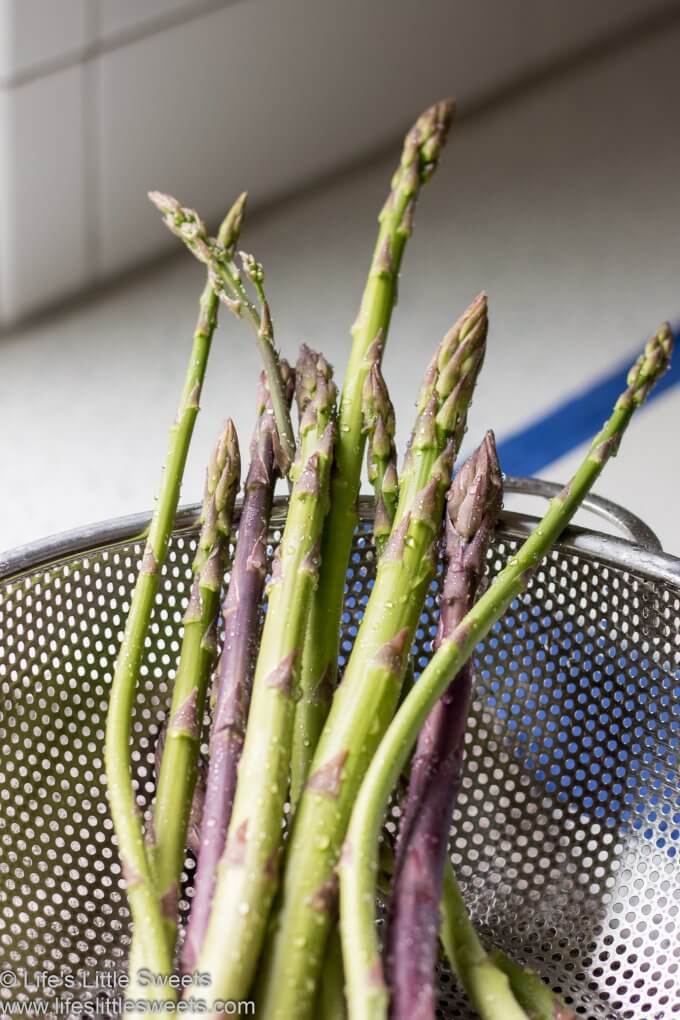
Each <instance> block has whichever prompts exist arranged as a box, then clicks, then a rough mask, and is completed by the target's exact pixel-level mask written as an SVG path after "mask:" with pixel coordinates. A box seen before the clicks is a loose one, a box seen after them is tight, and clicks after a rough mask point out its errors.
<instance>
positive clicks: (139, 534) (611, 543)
mask: <svg viewBox="0 0 680 1020" xmlns="http://www.w3.org/2000/svg"><path fill="white" fill-rule="evenodd" d="M504 487H505V491H506V493H507V494H513V495H514V494H520V495H526V496H538V497H543V498H545V499H550V498H552V497H553V496H555V495H557V493H558V492H559V491H560V489H561V487H562V486H561V485H560V484H558V483H555V482H549V481H547V480H545V479H542V478H518V477H514V476H510V475H506V476H504ZM286 504H287V497H286V496H278V497H277V498H276V499H275V501H274V510H273V513H272V522H271V523H272V527H274V528H276V527H277V526H279V525H280V524H282V523H283V520H284V517H285V507H286ZM240 505H241V501H240V500H239V501H238V502H237V506H236V511H235V523H238V514H239V511H240ZM583 508H584V509H586V510H588V511H590V512H592V513H594V514H596V515H597V516H599V517H601V518H602V519H604V520H607V521H609V523H611V524H614V525H615V526H616V527H617V528H618V529H619V530H620V531H621V532H622V533H623V535H622V536H618V535H611V534H608V533H606V532H602V531H597V530H594V529H592V528H584V527H581V526H578V525H570V526H569V527H568V528H566V529H565V530H564V532H563V533H562V536H561V538H560V541H559V543H558V547H559V549H560V550H561V551H562V552H572V553H574V554H576V555H579V556H585V557H587V558H589V559H591V560H595V561H597V562H598V563H601V564H605V565H609V566H612V567H616V568H619V569H624V570H630V571H633V572H634V573H636V574H638V575H641V576H643V577H647V578H649V579H650V580H657V581H662V582H666V583H668V584H671V585H674V586H675V587H679V588H680V558H678V557H676V556H672V555H670V554H669V553H665V552H663V551H662V548H661V543H660V542H659V540H658V538H657V537H656V535H655V534H654V532H653V531H652V530H651V528H649V526H648V525H647V524H646V523H645V522H644V521H642V520H641V519H640V518H639V517H638V516H637V515H635V514H633V513H631V512H630V511H629V510H626V509H625V508H624V507H621V506H620V505H619V504H617V503H614V502H612V501H611V500H608V499H605V498H603V497H602V496H596V495H592V494H591V495H589V496H588V497H587V498H586V499H585V500H584V502H583ZM199 513H200V504H199V503H191V504H186V505H183V506H181V507H180V508H179V510H178V511H177V514H176V517H175V522H174V527H173V533H181V532H190V531H192V530H195V528H196V526H197V522H198V516H199ZM372 513H373V497H372V496H370V495H362V496H360V497H359V519H360V520H361V521H370V520H371V519H372ZM150 520H151V511H149V510H147V511H143V512H141V513H137V514H129V515H126V516H121V517H114V518H110V519H108V520H104V521H98V522H95V523H93V524H88V525H84V526H82V527H79V528H75V529H72V530H69V531H63V532H60V533H58V534H56V535H51V536H47V537H46V538H42V539H39V540H37V541H35V542H30V543H28V544H27V545H22V546H17V547H16V548H14V549H11V550H9V551H8V552H5V553H0V581H3V582H4V581H9V580H16V579H18V578H19V577H20V576H21V575H23V574H27V573H31V572H34V571H35V570H37V569H40V568H43V567H49V566H52V565H55V564H56V563H59V562H62V561H63V560H67V559H70V558H72V557H74V556H76V555H77V554H79V553H86V552H95V551H97V550H98V549H102V548H106V547H108V546H113V545H119V544H120V543H122V542H129V541H141V540H143V539H144V538H145V536H146V533H147V531H148V526H149V523H150ZM537 522H538V518H537V517H535V516H533V515H531V514H527V513H518V512H517V511H513V510H503V511H502V513H501V516H500V523H499V527H498V533H499V534H500V535H501V536H503V535H505V536H507V537H510V538H518V539H520V540H521V539H523V538H525V537H526V536H527V535H528V534H529V533H530V532H531V531H532V530H533V528H534V527H535V525H536V523H537Z"/></svg>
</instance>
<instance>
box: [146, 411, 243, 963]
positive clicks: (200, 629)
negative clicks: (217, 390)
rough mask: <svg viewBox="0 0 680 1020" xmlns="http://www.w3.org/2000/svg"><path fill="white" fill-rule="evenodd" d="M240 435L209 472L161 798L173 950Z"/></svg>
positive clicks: (157, 819) (165, 903)
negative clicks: (180, 882)
mask: <svg viewBox="0 0 680 1020" xmlns="http://www.w3.org/2000/svg"><path fill="white" fill-rule="evenodd" d="M239 474H240V459H239V448H238V439H237V436H236V430H235V428H234V425H233V423H232V422H231V421H228V422H227V424H226V426H225V428H224V431H223V432H222V434H221V436H220V438H219V441H218V443H217V446H216V448H215V451H214V453H213V456H212V458H211V461H210V465H209V467H208V472H207V479H206V487H205V495H204V497H203V508H202V511H201V531H200V535H199V540H198V548H197V550H196V555H195V557H194V562H193V566H192V572H193V583H192V588H191V597H190V599H189V604H188V607H187V610H186V613H185V615H184V637H183V640H182V649H181V652H180V660H179V667H178V670H177V676H176V678H175V684H174V688H173V695H172V704H171V707H170V716H169V723H168V730H167V735H166V739H165V747H164V750H163V755H162V758H161V769H160V775H159V779H158V789H157V791H156V801H155V806H154V822H153V833H152V836H153V842H152V851H151V852H152V854H153V865H154V873H155V879H156V884H157V887H158V892H159V894H160V897H161V905H162V909H163V916H164V918H165V923H166V928H167V932H168V944H169V945H170V947H171V948H173V949H174V945H175V938H176V934H177V899H178V892H179V889H178V886H179V879H180V875H181V873H182V865H183V863H184V851H185V847H186V840H187V826H188V822H189V815H190V810H191V804H192V799H193V795H194V785H195V780H196V769H197V761H198V752H199V746H200V735H201V723H202V720H203V712H204V709H205V698H206V692H207V688H208V681H209V678H210V674H211V671H212V668H213V666H214V664H215V659H216V656H217V612H218V608H219V597H220V588H221V585H222V579H223V576H224V571H225V569H226V558H227V550H228V542H229V532H230V529H231V518H232V512H233V509H234V502H235V500H236V493H237V491H238V486H239Z"/></svg>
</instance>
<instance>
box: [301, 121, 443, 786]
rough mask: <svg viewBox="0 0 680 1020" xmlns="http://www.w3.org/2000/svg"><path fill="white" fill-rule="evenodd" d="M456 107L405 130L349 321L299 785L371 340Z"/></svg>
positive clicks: (345, 521)
mask: <svg viewBox="0 0 680 1020" xmlns="http://www.w3.org/2000/svg"><path fill="white" fill-rule="evenodd" d="M453 114H454V104H453V102H452V101H443V102H440V103H436V104H435V105H434V106H431V107H430V108H429V109H428V110H426V111H425V112H424V113H423V114H421V116H420V117H419V118H418V120H417V121H416V123H415V124H414V125H413V127H412V128H411V130H410V131H409V133H408V134H407V136H406V139H405V141H404V148H403V151H402V155H401V162H400V164H399V166H398V167H397V170H396V172H395V174H394V176H393V178H392V186H391V190H390V193H389V195H388V197H387V201H386V202H385V205H384V206H383V209H382V211H381V213H380V216H379V229H378V237H377V240H376V245H375V250H374V252H373V258H372V261H371V266H370V270H369V273H368V279H367V281H366V287H365V290H364V293H363V297H362V300H361V306H360V308H359V314H358V316H357V319H356V322H355V323H354V326H353V327H352V351H351V354H350V358H349V363H348V365H347V372H346V374H345V381H344V384H343V389H342V396H341V399H340V409H339V415H338V441H337V444H336V452H335V464H334V468H333V476H332V479H331V502H330V511H329V514H328V518H327V520H326V524H325V526H324V535H323V542H322V549H321V574H320V577H319V585H318V588H317V590H316V592H315V593H314V597H313V599H312V607H311V611H310V619H309V626H308V628H307V635H306V639H305V647H304V651H303V656H302V670H301V675H300V681H301V688H302V695H301V698H300V701H299V702H298V705H297V708H296V715H299V716H300V719H299V721H298V724H297V726H296V729H297V731H298V732H300V733H304V734H305V736H304V744H303V751H305V750H306V754H305V755H303V756H302V757H301V761H302V765H301V768H300V771H301V772H302V774H301V775H297V774H296V776H295V777H294V778H295V791H294V792H296V793H297V792H299V788H300V785H301V783H302V782H303V781H304V779H305V777H306V775H305V770H306V771H308V769H309V765H310V764H311V759H312V755H313V753H314V750H315V748H316V744H317V742H318V738H319V734H320V733H321V729H322V727H323V724H324V721H325V719H326V716H327V714H328V709H329V707H330V696H331V694H332V691H333V689H334V687H335V682H336V676H337V662H338V651H339V635H340V619H341V616H342V603H343V592H344V586H345V578H346V574H347V564H348V562H349V554H350V549H351V545H352V536H353V534H354V529H355V527H356V524H357V511H356V503H357V497H358V495H359V487H360V484H361V462H362V459H363V451H364V443H365V436H364V434H363V413H362V412H363V393H364V382H365V379H366V375H367V374H368V372H369V370H370V368H371V365H372V364H373V363H374V359H373V358H372V357H371V347H372V345H374V344H375V343H376V342H377V344H378V348H379V352H380V353H379V357H378V361H379V360H380V356H381V355H382V349H383V347H384V343H385V340H386V338H387V333H388V330H389V325H390V320H391V317H392V310H393V308H394V305H395V302H396V299H397V280H398V277H399V270H400V267H401V260H402V256H403V253H404V248H405V245H406V241H407V240H408V238H409V236H410V234H411V232H412V229H413V217H414V212H415V207H416V202H417V199H418V195H419V193H420V189H421V187H422V185H423V184H424V183H425V182H426V181H428V180H429V179H430V177H431V176H432V174H433V172H434V170H435V168H436V166H437V163H438V161H439V156H440V153H441V150H442V148H443V146H444V144H445V142H446V137H447V134H448V130H449V126H450V124H451V121H452V119H453Z"/></svg>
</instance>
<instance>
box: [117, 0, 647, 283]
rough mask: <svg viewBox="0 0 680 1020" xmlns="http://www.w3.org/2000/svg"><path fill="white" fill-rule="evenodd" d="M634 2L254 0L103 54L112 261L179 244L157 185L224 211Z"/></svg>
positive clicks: (336, 161)
mask: <svg viewBox="0 0 680 1020" xmlns="http://www.w3.org/2000/svg"><path fill="white" fill-rule="evenodd" d="M546 6H547V7H549V8H550V10H551V11H552V12H553V14H554V19H553V20H551V19H550V18H548V17H546V15H545V13H544V10H545V7H546ZM636 8H637V9H638V10H640V8H639V6H638V5H637V3H636V2H635V0H633V2H631V0H626V2H625V3H621V0H604V2H601V3H599V4H598V5H597V7H596V9H595V10H593V7H592V4H590V2H589V0H572V3H571V4H570V5H569V15H568V16H567V14H566V12H565V10H564V6H563V5H562V4H561V3H557V2H553V0H550V2H548V3H547V4H546V0H511V2H509V3H508V2H506V3H504V4H503V6H502V7H501V6H500V5H499V3H498V0H478V2H477V4H475V5H467V4H462V3H460V2H459V3H451V0H420V3H418V4H395V3H394V0H372V2H371V3H370V4H368V5H367V4H366V3H365V0H344V2H343V4H342V5H339V4H335V3H319V4H310V3H309V2H308V0H287V2H286V3H285V4H282V3H280V2H279V0H248V2H247V3H243V4H240V5H238V6H236V7H234V8H230V9H227V10H223V11H218V12H215V13H214V14H211V15H209V16H206V17H204V18H201V19H199V20H196V21H193V22H191V23H189V24H185V25H182V26H180V27H177V28H174V29H171V30H169V31H166V32H162V33H159V34H158V35H155V36H153V37H147V38H145V39H143V40H141V41H139V42H137V43H135V44H132V45H130V46H127V47H125V48H123V49H119V50H116V51H113V52H111V53H105V54H103V55H102V57H101V59H100V115H99V118H98V130H99V140H100V155H99V160H98V162H99V165H100V167H101V182H100V187H99V198H100V206H99V215H100V222H99V225H98V236H99V240H100V254H101V263H100V269H101V272H102V273H103V274H104V275H106V274H108V273H111V272H115V271H117V270H120V269H121V268H122V267H124V266H126V265H129V264H130V263H131V262H135V261H140V260H142V259H144V258H146V257H148V256H150V255H152V254H154V253H156V252H157V251H158V250H159V249H160V248H162V247H167V246H169V244H171V243H177V242H173V240H172V239H168V238H167V237H165V236H164V233H163V231H162V230H161V229H160V228H159V225H158V222H157V220H156V219H155V217H154V216H152V215H151V214H150V211H149V208H148V205H147V201H146V192H147V190H148V189H149V188H150V187H153V188H160V189H161V190H168V191H171V192H173V193H175V194H177V195H178V196H180V197H181V199H182V200H183V201H185V202H186V203H187V204H190V205H195V206H196V207H198V208H200V210H201V211H202V212H203V214H204V215H205V216H207V217H210V218H212V219H213V220H215V219H216V218H218V217H219V215H220V214H221V212H222V211H223V209H224V208H225V205H227V204H228V202H229V201H230V199H231V197H232V196H233V195H234V194H236V193H237V192H238V191H240V190H243V189H244V188H247V189H248V190H249V191H250V193H251V199H252V201H253V202H254V204H257V203H258V202H261V201H262V200H265V199H266V200H269V199H271V198H272V197H275V196H276V195H277V194H281V193H283V192H286V191H287V190H289V189H290V188H292V187H299V186H302V185H304V184H305V183H306V182H307V181H309V180H310V179H311V178H314V177H316V176H318V175H321V174H324V173H327V172H328V171H331V170H333V169H334V168H336V167H338V166H339V165H340V166H341V165H343V164H344V163H346V162H347V161H348V160H349V159H351V158H353V157H356V155H357V154H360V153H362V152H366V151H369V150H370V149H371V148H375V146H376V145H380V144H382V143H384V142H385V141H388V140H391V139H392V138H393V137H395V136H396V135H397V134H398V133H399V132H400V130H401V129H402V127H403V125H404V123H405V122H406V121H407V120H408V118H409V117H410V116H412V115H413V114H414V113H415V112H417V111H418V110H419V109H420V108H422V106H424V105H425V104H427V103H428V102H430V101H432V99H433V98H436V97H439V96H440V95H442V94H443V95H446V94H452V93H453V94H456V95H457V96H458V98H459V100H461V101H462V103H463V104H464V103H465V102H466V101H468V100H471V99H473V98H475V97H477V96H479V95H480V94H482V93H483V92H484V91H485V90H488V89H489V88H490V87H492V86H493V85H495V84H497V83H498V82H501V81H503V80H507V79H509V78H511V77H512V76H513V75H515V74H517V73H518V72H519V71H520V70H521V69H522V68H523V67H526V66H527V65H529V66H531V65H532V64H535V63H536V62H538V61H540V60H541V59H542V58H543V57H544V55H545V53H550V55H551V56H552V55H554V54H555V53H556V52H558V51H560V50H561V51H564V49H565V48H568V47H569V46H573V45H574V44H575V43H577V42H582V41H583V40H584V39H585V38H588V37H591V36H592V35H593V34H597V33H598V32H601V31H602V30H603V29H605V27H606V30H611V28H612V26H613V24H614V22H615V20H616V19H617V18H620V19H625V18H626V17H630V16H631V13H633V12H634V10H635V9H636ZM650 9H651V6H650V5H649V4H647V6H646V10H650ZM607 19H609V20H607ZM480 54H483V59H480Z"/></svg>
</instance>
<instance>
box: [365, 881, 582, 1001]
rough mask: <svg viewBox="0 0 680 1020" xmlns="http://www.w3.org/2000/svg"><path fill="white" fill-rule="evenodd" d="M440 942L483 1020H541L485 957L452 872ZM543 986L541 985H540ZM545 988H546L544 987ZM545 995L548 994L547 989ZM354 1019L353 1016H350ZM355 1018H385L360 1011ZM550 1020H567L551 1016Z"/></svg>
mask: <svg viewBox="0 0 680 1020" xmlns="http://www.w3.org/2000/svg"><path fill="white" fill-rule="evenodd" d="M441 934H442V940H443V943H444V948H445V950H446V955H447V956H448V958H449V961H450V962H451V965H452V967H453V969H454V971H455V973H456V974H457V975H458V977H459V979H460V982H461V984H462V985H463V987H464V989H465V991H466V992H467V994H468V996H469V998H470V1001H471V1002H472V1004H473V1006H474V1008H475V1010H476V1011H477V1013H479V1015H480V1017H481V1018H482V1020H543V1018H542V1017H540V1018H539V1017H538V1016H533V1015H531V1014H527V1013H525V1011H524V1009H523V1008H522V1005H521V1004H520V1003H518V1001H517V999H516V998H515V996H514V995H513V991H512V988H511V984H510V981H509V980H508V977H507V974H506V973H505V972H504V970H503V969H502V968H500V967H499V966H498V965H497V963H496V962H495V961H494V960H492V959H491V958H490V957H489V955H488V954H487V952H486V950H485V949H484V946H483V945H482V943H481V942H480V940H479V937H478V935H477V932H476V931H475V929H474V927H473V925H472V922H471V921H470V918H469V916H468V913H467V910H466V909H465V903H464V902H463V897H462V896H461V894H460V890H459V889H458V885H457V883H456V881H455V876H454V874H453V869H452V868H445V870H444V893H443V897H442V927H441ZM541 984H542V982H541ZM544 987H545V986H544ZM546 991H547V992H548V994H550V992H549V990H548V989H546ZM352 1015H354V1014H352ZM357 1015H358V1016H382V1015H385V1016H386V1015H387V1012H386V1010H385V1011H384V1013H383V1011H381V1012H378V1009H377V1007H376V1009H375V1010H369V1008H368V1006H365V1007H362V1011H361V1012H359V1013H358V1014H357ZM550 1020H568V1014H567V1013H565V1014H564V1015H563V1016H562V1017H560V1014H559V1013H558V1014H552V1015H551V1018H550Z"/></svg>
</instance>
